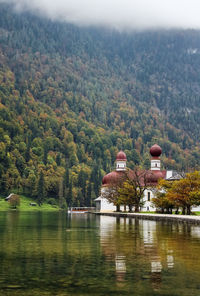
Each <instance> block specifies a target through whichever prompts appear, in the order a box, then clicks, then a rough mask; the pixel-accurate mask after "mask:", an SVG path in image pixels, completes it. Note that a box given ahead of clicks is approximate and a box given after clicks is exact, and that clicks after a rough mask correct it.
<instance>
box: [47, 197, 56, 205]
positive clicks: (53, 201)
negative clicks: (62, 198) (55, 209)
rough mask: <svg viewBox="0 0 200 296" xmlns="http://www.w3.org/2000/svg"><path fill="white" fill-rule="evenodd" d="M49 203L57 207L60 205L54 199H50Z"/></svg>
mask: <svg viewBox="0 0 200 296" xmlns="http://www.w3.org/2000/svg"><path fill="white" fill-rule="evenodd" d="M47 203H48V204H49V205H52V206H57V205H58V203H57V201H56V200H55V199H54V198H48V199H47Z"/></svg>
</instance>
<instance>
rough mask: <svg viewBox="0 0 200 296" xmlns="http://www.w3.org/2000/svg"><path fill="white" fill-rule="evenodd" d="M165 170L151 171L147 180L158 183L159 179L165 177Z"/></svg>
mask: <svg viewBox="0 0 200 296" xmlns="http://www.w3.org/2000/svg"><path fill="white" fill-rule="evenodd" d="M163 178H164V176H163V172H162V171H149V173H148V175H147V182H148V183H151V184H152V183H157V182H158V180H159V179H163Z"/></svg>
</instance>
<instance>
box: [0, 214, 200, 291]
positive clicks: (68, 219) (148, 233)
mask: <svg viewBox="0 0 200 296" xmlns="http://www.w3.org/2000/svg"><path fill="white" fill-rule="evenodd" d="M0 246H1V248H0V295H12V296H16V295H17V296H18V295H20V296H24V295H26V296H27V295H34V296H35V295H48V296H49V295H59V296H64V295H66V296H67V295H97V296H98V295H141V296H144V295H145V296H151V295H170V296H171V295H177V296H179V295H183V296H186V295H188V294H191V295H195V296H196V295H199V294H200V285H199V278H200V264H199V263H200V262H199V260H200V259H199V256H198V255H197V254H199V252H200V228H199V227H198V226H194V225H189V224H180V223H173V224H172V223H167V222H159V223H157V222H155V221H147V220H144V221H143V220H138V219H127V218H117V219H116V218H114V217H104V216H100V217H99V216H97V217H96V216H94V215H86V214H83V215H80V214H79V215H67V214H65V213H17V212H8V213H1V215H0ZM186 279H187V280H186ZM171 291H173V294H172V292H171Z"/></svg>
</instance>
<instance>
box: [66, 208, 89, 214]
mask: <svg viewBox="0 0 200 296" xmlns="http://www.w3.org/2000/svg"><path fill="white" fill-rule="evenodd" d="M94 210H95V207H71V208H69V209H68V213H71V214H84V213H88V212H92V211H94Z"/></svg>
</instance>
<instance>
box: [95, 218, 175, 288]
mask: <svg viewBox="0 0 200 296" xmlns="http://www.w3.org/2000/svg"><path fill="white" fill-rule="evenodd" d="M160 227H161V225H160V224H159V223H157V222H155V221H148V220H139V219H128V218H114V217H109V216H100V228H99V229H100V230H99V231H100V244H101V247H102V250H103V253H104V255H105V256H106V259H107V260H108V261H114V262H115V273H116V281H117V282H121V283H122V282H123V281H126V277H127V276H129V275H128V274H129V273H131V274H134V270H136V268H137V273H138V270H139V273H140V275H141V278H142V279H147V280H148V279H149V280H150V281H151V283H152V287H153V289H154V290H158V289H159V287H160V284H161V282H162V271H163V270H164V271H167V270H170V269H173V268H174V261H175V260H174V256H173V249H172V248H171V241H170V239H169V240H168V239H167V238H166V237H165V239H162V235H161V234H160V232H159V228H160ZM136 265H137V266H136Z"/></svg>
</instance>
